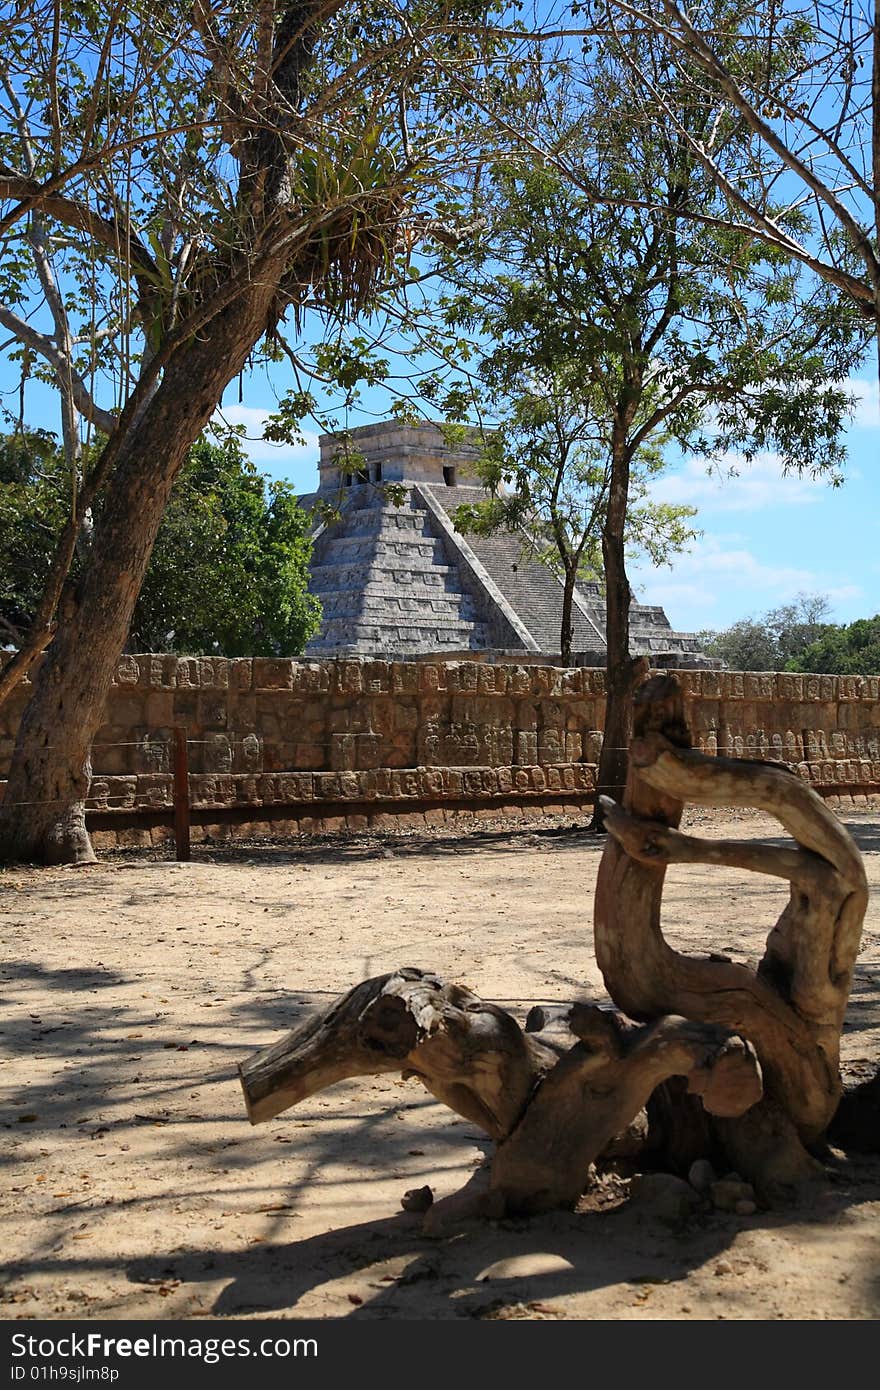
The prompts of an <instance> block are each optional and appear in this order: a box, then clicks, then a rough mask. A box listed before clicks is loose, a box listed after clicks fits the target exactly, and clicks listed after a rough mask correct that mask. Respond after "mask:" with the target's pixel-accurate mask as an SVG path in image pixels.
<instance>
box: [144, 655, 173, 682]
mask: <svg viewBox="0 0 880 1390" xmlns="http://www.w3.org/2000/svg"><path fill="white" fill-rule="evenodd" d="M135 660H136V661H137V664H138V670H139V672H140V678H139V684H140V685H143V686H146V687H148V688H149V689H151V690H173V689H174V686H175V684H176V683H177V657H176V656H172V655H171V654H167V655H164V654H159V655H149V654H148V655H145V656H138V657H136V658H135Z"/></svg>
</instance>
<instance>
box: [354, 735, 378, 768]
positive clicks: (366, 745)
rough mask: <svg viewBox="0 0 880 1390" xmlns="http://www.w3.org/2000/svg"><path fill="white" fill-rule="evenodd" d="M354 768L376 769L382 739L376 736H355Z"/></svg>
mask: <svg viewBox="0 0 880 1390" xmlns="http://www.w3.org/2000/svg"><path fill="white" fill-rule="evenodd" d="M354 745H355V764H354V765H355V767H356V768H358V769H359V770H363V769H367V768H377V767H378V766H379V764H380V762H381V756H382V739H381V738H380V736H379V735H378V734H355V735H354Z"/></svg>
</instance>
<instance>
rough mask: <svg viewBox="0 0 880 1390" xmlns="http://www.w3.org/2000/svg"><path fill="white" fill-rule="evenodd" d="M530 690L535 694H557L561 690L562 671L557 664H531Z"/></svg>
mask: <svg viewBox="0 0 880 1390" xmlns="http://www.w3.org/2000/svg"><path fill="white" fill-rule="evenodd" d="M532 690H533V691H534V693H535V694H536V695H559V694H560V693H561V691H562V672H561V671H560V669H559V667H558V666H533V667H532Z"/></svg>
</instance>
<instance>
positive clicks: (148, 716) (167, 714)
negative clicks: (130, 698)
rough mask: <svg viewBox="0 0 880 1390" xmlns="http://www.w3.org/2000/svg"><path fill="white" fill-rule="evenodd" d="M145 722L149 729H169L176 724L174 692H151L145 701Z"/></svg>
mask: <svg viewBox="0 0 880 1390" xmlns="http://www.w3.org/2000/svg"><path fill="white" fill-rule="evenodd" d="M144 720H145V722H146V724H147V725H148V727H149V728H151V729H161V728H168V727H170V726H171V725H172V724H173V723H174V691H173V690H171V689H169V690H156V689H153V690H150V691H149V693H148V695H147V697H146V700H145V701H144Z"/></svg>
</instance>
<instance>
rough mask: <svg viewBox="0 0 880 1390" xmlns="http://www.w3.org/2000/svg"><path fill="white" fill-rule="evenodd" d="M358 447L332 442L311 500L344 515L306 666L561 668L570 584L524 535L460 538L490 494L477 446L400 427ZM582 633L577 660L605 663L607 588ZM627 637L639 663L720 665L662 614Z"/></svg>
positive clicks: (326, 530)
mask: <svg viewBox="0 0 880 1390" xmlns="http://www.w3.org/2000/svg"><path fill="white" fill-rule="evenodd" d="M347 441H348V443H347V447H345V448H343V447H342V446H341V445H340V442H339V440H338V439H337V438H336V437H335V436H334V435H322V436H321V441H320V444H321V458H320V465H319V473H320V482H319V487H318V492H317V493H316V494H313V495H312V496H309V497H303V498H301V499H300V500H301V502H302V504H303V505H304V506H308V505H310V504H312V503H314V502H315V501H318V500H321V501H331V500H332V501H333V502H334V504H335V506H336V507H337V509H338V512H339V519H338V520H336V521H334V522H332V523H330V524H324V523H320V524H318V526H317V528H316V530H315V532H314V550H313V554H312V564H311V579H310V584H309V587H310V589H311V591H312V593H314V594H315V595H316V596H317V597H318V598H319V599H320V600H321V604H322V607H323V612H324V617H323V622H322V625H321V629H320V632H319V633H318V634H317V636H316V637H314V638H313V639H312V641H311V642H310V643H309V645H308V647H307V648H306V655H307V656H334V655H338V656H343V655H375V656H383V657H400V656H403V657H405V656H408V655H412V656H419V655H423V654H428V653H432V652H433V653H443V654H446V655H449V656H453V655H467V654H468V653H476V652H479V651H483V652H490V651H498V652H504V653H509V654H510V655H512V656H514V655H516V654H517V653H522V654H523V655H524V656H525V653H531V654H532V659H535V658H537V657H539V656H540V655H545V656H548V657H552V656H558V654H559V647H560V641H559V634H560V627H561V617H562V583H561V581H560V580H559V579H558V578H557V577H556V575H555V574H554V573H553V572H552V570H550V569H549V568H548V567H547V566H546V565H545V564H543V563H541V561H540V560H538V559H537V558H536V557H535V555H534V553H533V552H532V551H531V550H530V547H529V541H528V537H527V535H526V534H525V532H523V533H515V532H514V533H510V532H507V531H504V532H499V533H498V534H496V535H494V536H489V537H485V536H474V535H464V534H462V533H461V532H459V531H457V530H456V529H455V522H454V513H455V511H456V508H457V507H459V506H461V505H462V504H463V503H466V502H471V503H473V502H475V501H477V500H479V498H480V497H481V496H485V493H484V490H483V488H482V485H481V483H480V481H479V478H478V477H477V474H476V472H475V468H474V464H475V460H476V458H477V454H478V448H477V445H476V441H474V442H473V443H470V442H469V441H468V440H467V439H465V441H464V442H463V443H460V444H456V445H455V446H450V445H449V444H447V442H446V438H445V436H444V433H443V429H442V427H441V426H440V425H434V424H420V425H402V424H398V423H397V422H393V421H388V422H383V423H381V424H377V425H364V426H362V427H361V428H359V429H354V430H352V431H350V433H349V434H348V436H347ZM386 483H396V484H402V485H403V487H404V500H403V502H402V503H399V502H398V501H396V500H395V501H392V500H391V499H390V498H389V497H388V496H386V494H385V493H384V492H383V484H386ZM395 492H397V489H395ZM573 624H574V641H573V651H574V653H575V654H576V659H577V661H578V662H579V663H581V664H587V665H603V664H604V660H605V608H604V603H603V601H602V593H601V588H600V586H599V585H598V584H590V583H581V584H579V585H578V587H577V591H576V594H575V611H574V615H573ZM630 638H631V647H632V651H633V654H637V653H644V654H646V655H649V656H650V657H651V658H652V662H653V664H654V665H655V666H664V665H666V666H678V667H681V666H703V665H707V666H708V665H716V664H717V663H716V662H713V661H710V660H708V659H706V658H704V657H701V656H700V654H699V644H698V641H697V639H696V638H695V637H694V636H692V635H691V634H687V633H676V632H673V630H672V627H671V626H670V623H669V621H668V619H667V617H666V614H665V613H664V611H663V609H662V608H658V607H652V606H646V605H644V604H633V607H632V612H631V618H630Z"/></svg>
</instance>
